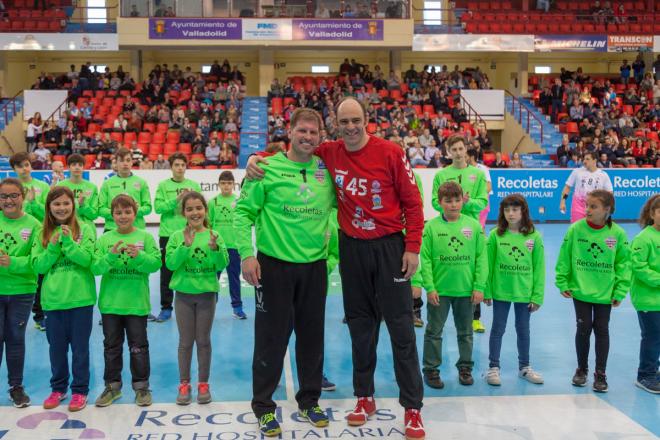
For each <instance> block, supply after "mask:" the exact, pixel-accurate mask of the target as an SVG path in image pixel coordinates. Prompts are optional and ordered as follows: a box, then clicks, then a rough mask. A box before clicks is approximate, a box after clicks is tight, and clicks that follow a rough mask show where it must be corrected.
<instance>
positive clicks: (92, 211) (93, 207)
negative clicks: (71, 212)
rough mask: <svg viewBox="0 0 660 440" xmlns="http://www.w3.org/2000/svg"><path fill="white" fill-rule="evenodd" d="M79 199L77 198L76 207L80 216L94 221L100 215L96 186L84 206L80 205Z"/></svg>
mask: <svg viewBox="0 0 660 440" xmlns="http://www.w3.org/2000/svg"><path fill="white" fill-rule="evenodd" d="M77 204H78V201H77V200H76V206H77V207H76V209H77V210H78V213H79V214H80V216H82V217H84V218H85V219H87V220H90V221H92V222H93V221H94V220H96V217H98V216H99V196H98V190H97V189H96V186H94V189H92V194H91V195H90V196H89V198H86V199H85V201H84V202H83V205H82V206H78V205H77Z"/></svg>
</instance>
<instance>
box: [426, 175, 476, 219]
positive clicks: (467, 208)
mask: <svg viewBox="0 0 660 440" xmlns="http://www.w3.org/2000/svg"><path fill="white" fill-rule="evenodd" d="M450 180H451V181H454V182H457V183H458V184H459V185H461V188H463V193H464V194H469V195H470V199H469V200H468V202H467V203H465V204H463V209H462V210H461V213H462V214H465V215H467V216H470V217H472V218H473V219H476V220H479V213H480V212H481V211H483V210H484V209H485V208H486V205H488V187H487V186H486V176H484V173H483V171H481V170H480V169H478V168H476V167H473V166H472V165H468V166H467V167H465V168H463V169H458V168H456V167H454V166H451V165H450V166H448V167H445V168H442V169H440V170H439V171H438V172H437V173H436V175H435V177H434V178H433V194H431V203H432V204H433V207H434V208H435V209H436V211H438V212H442V207H441V206H440V201H439V200H438V188H440V185H442V184H443V183H445V182H447V181H450Z"/></svg>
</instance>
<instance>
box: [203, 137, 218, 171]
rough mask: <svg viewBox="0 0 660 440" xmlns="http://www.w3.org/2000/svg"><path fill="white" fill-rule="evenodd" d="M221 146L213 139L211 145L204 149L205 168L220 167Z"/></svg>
mask: <svg viewBox="0 0 660 440" xmlns="http://www.w3.org/2000/svg"><path fill="white" fill-rule="evenodd" d="M219 157H220V146H219V145H218V144H217V141H216V139H211V141H210V142H209V145H207V147H206V148H205V149H204V158H205V160H204V166H207V165H215V166H219V165H220V161H219Z"/></svg>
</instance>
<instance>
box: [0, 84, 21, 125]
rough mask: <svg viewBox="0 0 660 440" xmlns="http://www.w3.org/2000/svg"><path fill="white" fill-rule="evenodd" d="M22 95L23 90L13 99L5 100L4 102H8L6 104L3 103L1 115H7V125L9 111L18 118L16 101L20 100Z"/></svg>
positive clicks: (0, 109)
mask: <svg viewBox="0 0 660 440" xmlns="http://www.w3.org/2000/svg"><path fill="white" fill-rule="evenodd" d="M22 94H23V90H21V91H20V92H18V93H17V94H15V95H14V96H13V97H11V98H8V99H4V100H3V101H6V102H3V103H2V107H1V108H0V113H2V114H4V115H5V124H7V123H8V122H9V111H10V110H11V112H12V115H13V116H16V101H17V100H18V98H19V97H20V96H21V95H22ZM5 128H7V126H6V125H5Z"/></svg>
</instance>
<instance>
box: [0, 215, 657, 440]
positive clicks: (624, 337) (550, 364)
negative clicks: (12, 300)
mask: <svg viewBox="0 0 660 440" xmlns="http://www.w3.org/2000/svg"><path fill="white" fill-rule="evenodd" d="M623 226H624V228H625V230H626V231H627V232H628V234H629V237H630V238H631V239H632V237H633V236H634V235H635V234H637V232H638V231H639V228H638V226H637V225H634V224H624V225H623ZM491 227H492V226H489V227H488V229H490V228H491ZM566 228H567V225H565V224H548V225H545V224H544V225H540V226H539V229H540V230H541V232H542V233H543V236H544V241H545V249H546V266H547V277H546V297H545V304H544V305H543V307H542V308H541V309H540V310H539V311H538V312H537V313H535V314H534V315H533V317H532V323H531V328H532V349H531V360H532V366H533V367H534V368H535V369H536V370H538V371H540V372H541V373H542V374H543V375H544V377H545V384H544V385H533V384H530V383H527V382H525V381H523V380H521V379H519V378H518V377H517V352H516V345H515V330H514V328H513V317H511V318H510V320H509V326H508V328H507V333H506V335H505V340H504V345H503V349H502V356H501V358H502V382H503V383H502V386H501V387H497V388H495V387H491V386H489V385H487V384H486V382H485V380H484V379H483V377H482V375H483V374H484V373H485V371H486V370H487V368H488V359H487V357H488V337H489V333H488V329H489V328H490V323H491V317H492V312H491V310H490V309H489V308H488V307H485V306H482V315H483V322H484V324H485V325H486V328H487V331H486V333H485V334H475V336H474V355H473V358H474V361H475V368H474V376H475V384H474V385H473V386H470V387H465V386H461V385H459V383H458V380H457V375H456V370H455V368H454V366H453V365H454V363H455V361H456V359H457V357H458V350H457V345H456V339H455V330H454V327H453V323H452V321H451V318H450V320H449V321H448V325H447V327H446V333H445V339H444V341H445V343H444V347H443V357H444V360H445V363H444V364H443V366H442V368H441V374H442V376H443V379H444V381H445V388H444V389H443V390H432V389H430V388H428V387H426V388H425V397H427V398H428V399H427V406H426V408H425V409H424V411H423V414H424V416H425V421H426V423H427V425H429V424H431V425H433V424H434V423H440V422H451V420H449V419H450V418H451V417H450V415H451V414H454V413H453V412H451V411H449V412H448V408H454V409H455V408H457V407H454V406H453V405H454V404H455V405H458V406H460V407H461V408H467V409H464V410H463V412H462V413H461V414H462V415H461V416H460V418H462V419H464V420H468V421H469V420H470V416H469V412H470V410H469V407H470V406H472V407H473V408H481V407H482V406H483V408H484V411H489V405H490V404H491V403H492V405H493V406H490V407H491V408H498V413H497V417H499V418H503V419H506V418H508V417H510V418H514V414H513V412H515V411H518V410H520V411H525V409H527V410H529V411H531V409H532V408H534V412H533V413H532V414H530V417H535V418H543V417H544V415H543V412H545V411H546V409H545V408H546V406H544V405H546V404H547V411H548V413H547V414H546V415H547V416H548V417H550V416H551V415H552V417H554V418H564V417H565V419H561V420H554V421H553V424H556V425H558V426H560V425H561V424H562V423H568V424H569V425H570V426H582V425H583V424H584V425H585V426H586V425H591V424H594V426H592V427H591V428H593V429H592V430H591V431H589V432H592V433H593V435H592V437H586V438H599V439H606V438H607V439H613V438H623V436H625V437H633V436H634V437H635V438H653V435H650V433H652V434H654V435H655V436H660V398H659V396H657V395H651V394H649V393H646V392H644V391H641V390H639V389H638V388H636V387H635V386H634V385H633V382H634V380H635V377H636V376H635V375H636V369H637V361H638V351H639V339H640V335H639V326H638V323H637V316H636V313H635V311H634V309H633V308H632V305H631V304H630V301H629V298H628V299H626V301H625V302H624V303H623V305H622V306H621V307H619V308H618V309H614V310H613V312H612V320H611V324H610V330H611V349H610V359H609V365H608V371H607V373H608V381H609V386H610V391H609V393H607V394H599V395H596V394H595V393H593V392H592V391H591V388H590V386H589V387H585V388H575V387H573V386H572V385H571V377H572V375H573V372H574V370H575V367H576V359H575V349H574V343H573V338H574V331H575V329H574V327H575V326H574V311H573V306H572V303H571V301H570V300H567V299H564V298H563V297H561V296H560V295H559V293H558V291H557V289H556V288H555V287H554V264H555V261H556V258H557V254H558V252H559V246H560V244H561V241H562V238H563V234H564V232H565V231H566ZM151 230H153V232H154V233H155V232H156V230H155V228H151ZM158 278H159V276H158V275H157V274H154V275H153V276H152V278H151V286H152V289H153V290H152V307H153V310H154V312H155V313H157V311H158V307H159V291H158V287H157V286H158V285H159V279H158ZM221 284H222V288H221V294H220V300H219V303H218V308H217V312H216V319H215V323H214V327H213V364H212V372H211V380H210V383H211V390H212V393H213V397H214V401H215V402H221V403H222V402H224V404H225V405H228V406H229V407H234V406H235V405H239V406H240V403H243V405H242V406H241V408H243V409H244V412H249V409H250V408H249V404H248V403H246V402H249V400H250V398H251V362H252V347H253V323H254V321H253V319H252V318H253V316H254V295H253V291H252V289H251V288H250V287H249V286H247V285H246V284H244V287H243V294H244V299H245V301H244V303H245V311H246V313H247V315H248V320H246V321H238V320H235V319H233V318H232V316H231V307H230V305H229V295H228V286H227V282H226V278H225V277H224V275H223V278H222V279H221ZM512 313H513V312H512ZM342 316H343V306H342V298H341V286H340V279H339V276H338V274H337V272H335V273H333V274H332V276H331V279H330V295H329V297H328V306H327V314H326V337H325V347H326V365H325V371H326V373H327V376H328V377H329V378H330V379H331V380H332V381H333V382H335V383H336V384H337V390H336V391H334V392H329V393H324V395H323V399H338V400H337V401H336V402H340V401H342V402H343V403H337V405H338V406H342V405H343V406H344V407H345V408H349V407H350V406H351V405H352V398H353V397H352V373H351V345H350V338H349V334H348V328H347V326H346V325H343V324H342ZM98 317H99V316H98V311H97V317H96V318H95V320H96V321H97V320H98ZM424 317H425V313H424ZM95 324H96V322H95ZM381 332H382V334H381V338H380V341H381V343H380V346H379V349H378V359H379V363H378V368H377V372H376V397H377V398H378V399H381V400H383V401H386V402H390V407H391V408H394V409H395V410H396V411H399V409H398V406H397V404H396V398H397V397H398V388H397V386H396V381H395V378H394V371H393V367H392V358H391V347H390V344H389V337H388V335H387V329H386V328H385V326H384V325H383V326H382V328H381ZM423 334H424V330H423V329H418V330H417V336H418V339H417V343H418V346H419V353H420V356H421V352H422V344H423ZM149 341H150V353H151V372H152V373H151V389H152V390H153V397H154V402H155V403H156V404H170V403H173V402H174V399H175V396H176V391H177V384H178V369H177V341H178V334H177V328H176V323H175V322H174V320H171V321H170V322H166V323H150V324H149ZM293 344H294V341H293V338H292V341H291V345H290V348H291V352H292V353H293V347H294V345H293ZM27 347H28V348H27V356H26V369H25V385H26V388H27V391H28V393H29V394H30V395H31V396H32V402H33V409H30V410H13V409H12V410H9V409H8V408H6V410H0V411H3V412H5V413H6V414H9V413H11V414H12V417H20V416H21V415H22V414H28V413H27V412H20V411H37V409H38V407H39V405H40V403H41V402H42V400H43V399H44V398H45V397H46V396H47V394H48V393H49V391H50V389H49V385H48V384H49V378H50V367H49V361H48V344H47V341H46V335H45V333H41V332H39V331H37V330H36V329H34V328H33V327H32V325H30V327H29V329H28V335H27ZM91 347H92V348H91V350H92V360H91V377H92V379H91V392H90V400H91V401H92V402H93V400H94V399H95V398H96V397H97V396H98V394H99V393H100V392H101V391H102V389H103V335H102V331H101V327H100V326H98V325H94V329H93V332H92V340H91ZM590 361H591V362H590V366H591V369H592V370H593V348H592V355H591V358H590ZM193 362H194V361H193ZM291 362H292V363H293V362H294V360H293V359H292V360H291ZM193 371H194V370H193ZM295 372H296V368H295V365H293V366H292V367H291V368H286V369H285V374H283V378H282V382H281V386H280V387H279V388H278V390H277V392H276V395H275V399H276V400H281V401H284V402H286V401H288V402H289V406H290V403H291V402H292V400H291V399H293V396H292V395H291V394H292V393H293V392H295V389H296V388H297V385H296V378H295V377H296V374H295ZM591 379H592V378H591V377H590V382H591ZM0 382H1V383H3V384H4V383H6V370H5V368H2V370H1V372H0ZM130 382H131V381H130V374H129V372H128V356H127V355H126V353H125V364H124V396H123V398H122V399H121V400H119V401H118V403H126V404H131V403H132V401H133V392H132V390H131V389H130ZM440 398H446V399H440ZM562 399H568V400H570V402H573V403H575V402H579V403H576V405H577V408H578V409H580V410H581V411H582V412H581V413H580V416H579V417H583V418H584V420H582V419H578V420H574V419H575V418H576V417H578V415H577V412H575V411H565V409H566V408H568V406H570V405H573V403H570V405H569V404H568V403H566V404H563V403H562V402H563V401H564V400H562ZM452 402H453V403H452ZM544 402H545V403H544ZM585 402H588V404H585ZM496 403H499V404H502V405H504V406H501V405H495V404H496ZM0 405H9V400H8V399H7V398H2V399H0ZM566 405H568V406H566ZM585 405H586V406H585ZM115 406H117V407H119V408H121V411H120V413H118V414H140V411H141V410H140V409H138V408H137V407H135V406H133V405H115ZM158 406H159V405H154V407H152V408H157V407H158ZM562 407H563V408H564V412H561V409H562ZM592 407H593V408H596V407H597V408H606V409H607V411H608V414H609V415H608V416H607V417H606V418H605V419H609V420H615V417H623V420H627V421H628V422H630V424H631V426H637V425H641V426H639V428H641V432H642V434H640V433H639V432H636V433H633V431H628V430H627V429H628V428H624V425H620V426H621V429H622V430H623V431H619V434H615V433H613V431H612V429H605V428H603V429H602V430H599V426H597V425H598V423H596V419H593V420H589V417H590V415H589V414H595V412H593V413H591V412H590V410H589V408H592ZM507 408H508V410H507ZM517 408H518V409H517ZM294 409H295V408H294ZM60 410H61V411H60V412H59V413H57V412H55V413H52V414H64V413H66V407H65V406H62V408H60ZM191 410H192V407H191ZM493 410H494V409H493ZM14 411H16V412H14ZM85 411H95V409H92V408H90V409H87V410H85ZM85 411H83V413H84V412H85ZM117 411H119V410H117ZM195 411H197V410H195ZM199 411H200V413H202V412H204V411H206V409H200V410H199ZM499 411H503V412H502V413H501V414H500V413H499ZM576 411H577V410H576ZM131 412H132V413H131ZM81 414H82V413H81ZM466 414H468V415H466ZM603 414H605V413H601V416H602V415H603ZM491 416H494V415H493V414H491ZM35 417H36V416H35ZM46 417H47V418H48V417H50V419H57V418H58V417H62V419H61V420H65V418H64V417H65V416H64V415H63V416H57V415H51V416H46ZM117 417H121V416H120V415H117ZM477 418H478V417H477ZM629 419H630V420H629ZM30 420H32V419H30ZM30 420H28V421H27V422H26V421H21V422H20V423H19V422H16V423H17V424H18V426H20V424H21V423H23V424H25V423H28V424H29V423H30ZM503 421H504V422H506V420H503ZM599 423H600V422H599ZM512 424H513V425H515V423H512ZM2 425H3V422H2V421H1V420H0V439H2V438H3V435H4V434H3V433H5V432H9V433H11V432H10V431H3V428H10V427H9V426H4V427H3V426H2ZM65 425H66V423H65ZM154 425H155V424H154ZM307 426H309V425H307ZM397 426H398V425H397ZM438 426H441V425H438ZM475 426H476V425H475ZM591 428H590V429H591ZM399 429H400V428H399ZM440 429H441V431H439V432H445V431H444V429H445V428H440ZM461 429H463V428H461ZM475 429H476V428H475ZM484 429H485V428H484ZM489 429H490V428H489ZM507 429H508V428H507ZM546 429H547V427H546ZM630 429H632V428H630ZM645 430H646V431H645ZM92 431H93V430H89V432H87V431H85V432H87V434H85V432H83V434H85V435H86V436H85V435H83V434H81V435H80V436H78V435H76V436H75V437H69V436H66V437H48V438H110V437H100V436H97V437H94V433H93V432H92ZM337 431H341V429H339V428H338V429H337ZM449 431H451V429H449ZM600 431H603V432H601V433H600V434H598V433H599V432H600ZM648 431H650V433H649V432H648ZM168 432H176V431H168ZM452 432H454V433H455V434H456V435H459V436H463V435H467V433H469V432H468V431H465V432H464V431H460V430H458V431H452ZM475 432H478V433H479V434H478V435H476V436H474V437H473V438H486V437H488V438H489V439H492V438H577V437H576V436H575V435H577V431H575V432H573V433H571V432H566V433H564V434H562V435H559V434H557V436H553V435H552V434H548V433H547V432H546V435H532V434H530V435H522V434H520V432H518V433H517V434H516V435H515V436H514V435H513V434H511V436H509V437H507V435H503V434H502V432H503V431H501V430H500V431H498V432H499V435H494V436H493V435H491V434H489V433H488V430H486V431H483V430H481V431H474V432H473V434H474V433H475ZM558 432H559V431H558ZM644 432H645V433H646V434H644ZM362 434H364V433H362ZM380 434H381V435H374V436H375V437H381V438H388V437H390V435H386V434H387V433H386V432H381V433H380ZM49 435H54V434H49ZM396 435H397V434H396V433H391V436H392V437H393V438H397V437H396ZM362 436H363V437H369V435H366V434H365V435H362ZM340 437H341V438H343V437H344V435H338V434H336V435H335V436H330V435H329V434H327V435H326V436H325V437H322V436H321V435H318V437H317V436H316V435H314V436H309V437H304V436H301V435H299V436H298V437H295V434H294V435H293V436H292V437H286V436H285V437H283V438H340ZM345 437H346V438H349V437H352V436H349V435H346V436H345ZM7 438H40V437H35V436H23V437H21V436H16V437H11V436H8V437H7ZM44 438H45V437H44ZM111 438H128V439H135V440H137V439H146V438H151V439H156V438H158V439H163V440H165V439H169V438H177V437H166V436H165V437H163V436H159V437H156V436H154V437H147V436H142V434H140V435H136V436H132V435H128V436H123V435H122V436H119V435H118V436H116V437H115V436H114V435H113V436H112V437H111ZM180 438H184V437H180ZM185 438H187V437H185ZM190 438H207V437H190ZM209 438H210V437H209ZM213 438H220V439H222V438H246V439H247V438H259V437H258V436H257V435H256V434H255V436H254V437H250V435H248V434H244V435H243V436H237V437H231V436H223V435H220V434H218V436H217V437H213ZM398 438H400V436H399V437H398ZM427 438H429V439H435V438H440V437H439V436H438V437H436V436H427ZM452 438H462V437H452Z"/></svg>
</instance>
